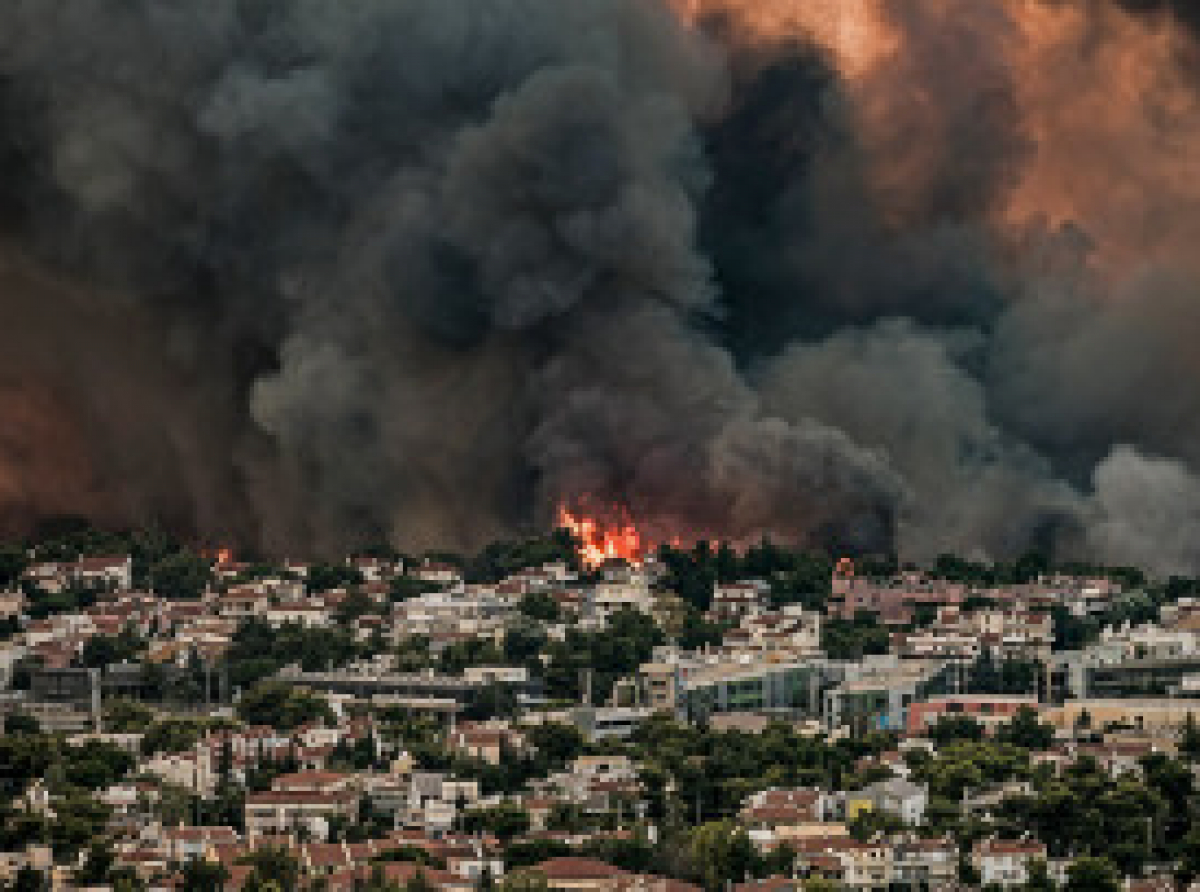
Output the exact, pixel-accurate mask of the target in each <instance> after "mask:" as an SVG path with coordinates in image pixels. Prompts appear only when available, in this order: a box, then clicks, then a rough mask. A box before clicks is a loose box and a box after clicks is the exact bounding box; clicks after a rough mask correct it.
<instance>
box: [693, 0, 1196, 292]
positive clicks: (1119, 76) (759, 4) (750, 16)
mask: <svg viewBox="0 0 1200 892" xmlns="http://www.w3.org/2000/svg"><path fill="white" fill-rule="evenodd" d="M670 2H672V3H673V4H674V5H675V6H676V8H677V9H678V10H679V11H680V13H681V14H682V15H683V16H684V17H686V18H687V19H688V20H689V21H691V22H693V23H702V22H704V21H705V20H706V19H708V18H710V17H718V18H721V19H722V20H723V21H724V22H725V25H726V27H725V30H726V31H727V32H730V33H732V34H734V35H736V39H738V40H740V41H744V42H758V43H761V44H763V45H764V46H770V45H773V44H780V43H783V42H786V41H788V40H792V39H795V38H797V37H807V38H809V39H811V40H814V41H815V42H817V43H818V44H820V45H822V46H824V47H826V48H827V49H828V50H829V53H830V57H831V58H832V59H833V60H834V64H835V65H836V66H837V68H838V69H839V71H840V73H841V75H842V80H843V85H844V89H845V92H846V95H847V96H848V97H849V99H850V101H851V107H852V109H853V112H852V113H853V114H854V115H855V116H856V117H857V130H856V133H857V138H858V139H859V140H860V148H861V149H862V150H863V152H864V155H865V157H866V158H867V159H868V160H869V163H870V164H871V165H872V171H871V173H870V179H871V181H872V182H873V183H874V185H875V186H876V187H877V191H878V195H877V200H878V202H879V204H880V211H881V213H882V214H883V216H884V218H891V219H896V220H899V221H905V220H907V219H909V218H910V216H911V214H910V212H911V210H912V208H914V207H919V206H920V204H921V202H922V201H923V199H924V198H925V194H924V193H925V190H926V187H927V185H928V184H929V183H930V182H932V181H933V180H934V179H935V178H936V177H937V176H939V168H941V169H944V167H945V166H946V165H961V166H964V167H966V166H968V165H969V164H970V163H971V159H970V158H965V159H964V158H960V157H954V156H953V155H947V154H946V153H945V152H944V151H943V150H942V149H943V144H944V142H945V140H946V137H947V128H954V127H961V126H963V125H962V122H961V121H957V120H953V119H952V117H951V113H950V112H949V110H950V109H954V108H958V109H961V108H962V107H963V106H964V103H967V104H969V103H970V102H971V101H973V100H974V99H976V98H977V99H978V100H979V101H980V102H981V103H982V102H987V101H989V95H994V93H995V92H999V91H1007V92H1011V94H1012V98H1013V101H1014V102H1015V120H1014V123H1013V126H1014V128H1017V129H1016V132H1015V133H1014V134H1013V135H1014V137H1017V138H1019V139H1020V140H1023V141H1024V142H1025V143H1026V144H1027V149H1026V150H1025V151H1024V152H1023V153H1022V155H1021V157H1020V159H1019V160H1018V162H1017V169H1016V170H1015V171H1014V173H1013V175H1012V178H1011V182H1010V183H1006V184H1005V189H1006V192H1005V194H1004V195H1002V196H1000V201H999V202H998V203H997V204H996V205H995V206H993V207H990V208H989V209H988V214H989V217H988V219H986V220H984V221H983V222H985V223H991V224H992V225H993V226H994V227H995V230H996V233H997V236H998V237H999V238H1002V239H1009V238H1017V237H1018V236H1019V235H1020V234H1023V233H1026V232H1027V231H1029V229H1030V227H1036V228H1041V227H1046V228H1050V229H1054V228H1057V227H1060V226H1063V225H1064V224H1072V225H1074V226H1076V227H1078V229H1080V230H1081V231H1082V232H1084V233H1086V235H1087V239H1088V241H1089V243H1090V244H1091V246H1092V253H1091V263H1092V265H1093V266H1094V267H1096V268H1097V269H1098V271H1099V272H1101V273H1102V274H1103V276H1102V278H1103V279H1104V280H1105V281H1110V282H1113V283H1114V284H1116V281H1117V280H1119V279H1121V278H1123V277H1125V276H1133V275H1137V274H1138V273H1140V272H1141V271H1143V270H1144V269H1145V268H1146V267H1148V266H1154V267H1162V266H1163V265H1164V264H1165V265H1167V266H1173V267H1176V268H1179V267H1183V268H1187V269H1193V270H1194V269H1197V268H1200V252H1196V251H1195V250H1194V248H1193V247H1192V246H1194V245H1195V244H1196V243H1197V242H1198V241H1200V77H1198V75H1197V70H1198V69H1200V65H1197V54H1198V51H1197V49H1196V47H1195V46H1194V44H1193V43H1192V41H1193V40H1194V37H1192V36H1191V35H1188V34H1186V33H1185V32H1184V30H1183V29H1182V28H1181V27H1180V26H1179V25H1178V24H1177V23H1175V22H1174V20H1173V19H1171V18H1170V17H1169V16H1166V15H1161V16H1150V15H1132V14H1130V13H1128V12H1125V11H1123V10H1122V9H1121V8H1119V6H1118V5H1117V4H1115V3H1108V2H1095V3H1091V2H1080V3H1065V2H1057V0H969V2H964V0H920V2H910V0H670ZM947 34H953V35H954V39H953V40H946V39H945V36H946V35H947ZM938 40H941V43H940V45H939V46H937V47H935V48H933V49H932V50H931V46H933V42H935V41H938ZM947 47H950V48H951V49H950V51H947ZM931 68H936V69H937V70H934V71H932V72H931V70H930V69H931ZM901 225H903V222H901Z"/></svg>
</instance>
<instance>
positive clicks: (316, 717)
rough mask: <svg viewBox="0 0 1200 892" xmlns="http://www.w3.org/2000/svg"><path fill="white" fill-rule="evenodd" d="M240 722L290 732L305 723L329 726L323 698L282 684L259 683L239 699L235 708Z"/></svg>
mask: <svg viewBox="0 0 1200 892" xmlns="http://www.w3.org/2000/svg"><path fill="white" fill-rule="evenodd" d="M237 711H238V715H239V716H240V717H241V719H242V721H244V722H247V723H248V724H251V725H266V726H269V727H272V728H277V729H279V730H280V731H291V730H292V729H294V728H298V727H300V726H301V725H304V724H307V723H309V722H317V721H321V722H331V721H333V712H332V710H330V708H329V704H328V703H326V702H325V698H324V697H321V696H320V695H318V694H314V693H312V692H311V691H307V690H304V689H302V688H293V687H291V686H290V685H287V684H284V683H282V682H270V681H268V682H262V683H261V684H259V685H258V686H257V687H255V688H253V689H252V690H250V691H247V692H246V693H245V694H243V695H242V699H241V700H240V701H239V702H238V705H237Z"/></svg>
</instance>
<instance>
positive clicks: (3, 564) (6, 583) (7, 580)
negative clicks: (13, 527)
mask: <svg viewBox="0 0 1200 892" xmlns="http://www.w3.org/2000/svg"><path fill="white" fill-rule="evenodd" d="M28 566H29V555H28V554H27V553H26V551H25V549H24V548H22V547H21V546H20V545H17V544H15V543H12V542H5V543H3V544H0V589H6V588H9V587H10V586H12V585H14V584H15V583H16V582H17V580H19V579H20V578H21V574H22V573H24V572H25V568H26V567H28Z"/></svg>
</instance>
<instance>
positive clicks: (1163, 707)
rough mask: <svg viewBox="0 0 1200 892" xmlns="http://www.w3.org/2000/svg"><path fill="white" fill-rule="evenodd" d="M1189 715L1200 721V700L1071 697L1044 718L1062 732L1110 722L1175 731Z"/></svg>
mask: <svg viewBox="0 0 1200 892" xmlns="http://www.w3.org/2000/svg"><path fill="white" fill-rule="evenodd" d="M1189 715H1191V716H1192V717H1193V718H1194V719H1195V720H1196V721H1197V722H1200V700H1174V699H1145V700H1068V701H1067V702H1066V703H1064V704H1063V705H1062V706H1054V707H1050V708H1048V709H1046V710H1045V711H1044V712H1043V714H1042V717H1043V718H1044V719H1045V720H1046V721H1048V722H1049V723H1050V724H1052V725H1054V727H1055V728H1057V729H1058V730H1060V731H1069V730H1072V729H1074V728H1076V727H1080V726H1081V725H1086V727H1089V728H1093V729H1095V730H1097V731H1102V730H1104V728H1105V727H1107V726H1109V725H1122V726H1126V727H1129V728H1134V729H1136V730H1139V731H1146V732H1151V733H1152V732H1169V733H1171V734H1174V733H1175V732H1176V731H1177V730H1178V729H1179V728H1180V727H1182V726H1183V723H1184V722H1186V721H1187V717H1188V716H1189Z"/></svg>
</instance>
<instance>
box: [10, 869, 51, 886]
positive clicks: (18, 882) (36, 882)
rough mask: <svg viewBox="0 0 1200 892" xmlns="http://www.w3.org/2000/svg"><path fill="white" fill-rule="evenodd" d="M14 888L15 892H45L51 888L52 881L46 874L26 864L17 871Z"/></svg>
mask: <svg viewBox="0 0 1200 892" xmlns="http://www.w3.org/2000/svg"><path fill="white" fill-rule="evenodd" d="M12 888H13V892H44V890H46V889H49V888H50V881H49V880H48V879H47V878H46V875H45V874H43V873H41V872H40V871H37V870H34V869H33V868H32V867H30V866H29V865H28V864H26V865H24V866H23V867H22V868H21V869H20V870H18V871H17V875H16V877H15V878H14V879H13V886H12Z"/></svg>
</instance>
